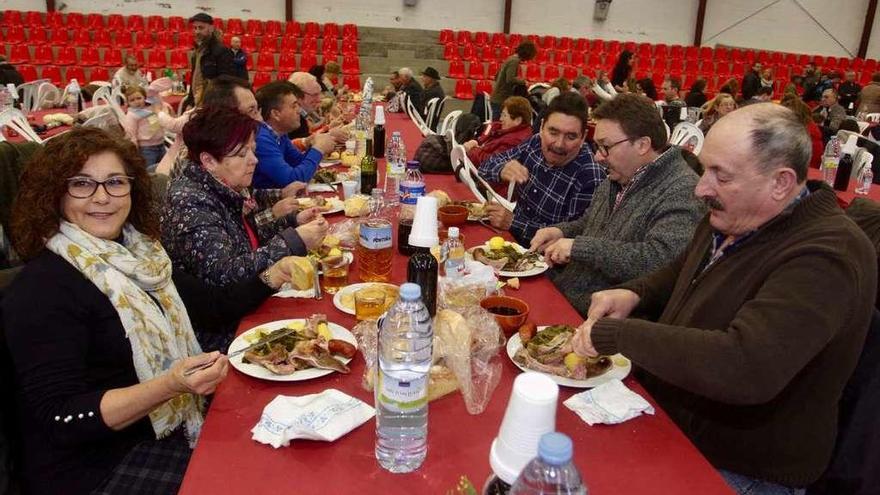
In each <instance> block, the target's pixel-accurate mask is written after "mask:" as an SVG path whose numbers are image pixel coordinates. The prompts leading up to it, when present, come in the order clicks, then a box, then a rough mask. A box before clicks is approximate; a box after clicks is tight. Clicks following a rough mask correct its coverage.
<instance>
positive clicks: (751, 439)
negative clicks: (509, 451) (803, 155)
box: [592, 182, 877, 486]
mask: <svg viewBox="0 0 880 495" xmlns="http://www.w3.org/2000/svg"><path fill="white" fill-rule="evenodd" d="M809 187H810V190H811V191H812V193H811V194H810V195H809V196H807V197H806V198H804V199H803V200H802V201H801V202H800V203H799V204H798V205H797V206H796V207H795V208H794V209H793V210H791V211H790V212H789V213H784V214H782V215H780V216H779V217H777V218H775V219H773V220H772V221H770V222H769V223H768V224H766V225H765V226H764V227H762V228H761V229H760V230H759V231H758V232H757V233H756V234H754V235H753V236H752V237H751V238H750V239H748V240H747V241H745V242H744V243H743V244H741V245H740V247H739V248H738V249H737V250H736V251H734V252H732V253H730V254H729V255H725V256H724V257H723V258H721V259H720V260H719V261H717V262H716V263H715V264H714V265H712V266H711V267H710V268H709V269H708V270H706V271H705V272H703V273H702V274H700V270H701V268H702V266H703V264H704V263H705V260H706V258H707V256H708V252H709V250H710V247H711V243H712V229H711V227H710V226H709V223H708V219H707V218H706V219H704V220H703V222H702V223H701V224H700V225H699V226H698V227H697V231H696V232H695V234H694V238H693V240H692V241H691V243H690V245H689V246H688V248H687V250H686V251H685V252H684V253H683V254H682V255H681V256H679V257H678V258H677V259H676V260H675V261H674V262H673V263H672V264H671V265H669V266H667V267H665V268H663V269H661V270H659V271H657V272H654V273H652V274H651V275H648V276H646V277H642V278H640V279H636V280H633V281H631V282H628V283H626V284H624V285H623V286H622V287H623V288H627V289H630V290H633V291H635V292H636V293H637V294H639V295H640V296H641V301H640V303H639V307H638V308H637V311H639V312H641V313H644V314H645V315H647V316H648V317H649V318H651V319H652V320H653V319H656V318H657V317H658V316H659V319H657V322H656V323H654V322H650V321H645V320H638V319H626V320H612V319H608V318H605V319H602V320H600V321H599V322H597V323H596V325H595V326H594V327H593V332H592V340H593V344H594V346H595V347H596V349H597V350H598V351H599V352H600V353H602V354H613V353H615V352H622V353H623V354H624V355H626V356H628V357H629V358H631V359H632V360H633V362H635V363H636V364H637V365H638V367H639V379H640V380H641V381H642V383H643V384H644V385H645V388H647V389H648V390H649V391H650V392H651V394H652V395H653V396H654V398H655V399H656V400H657V401H658V402H659V403H660V405H661V406H662V407H663V408H664V409H665V410H666V411H667V412H668V413H669V415H670V416H671V417H672V418H673V419H674V420H675V422H676V423H677V424H678V425H679V427H681V429H682V430H683V431H684V432H685V434H687V435H688V437H690V439H691V440H692V441H693V442H694V443H695V444H696V445H697V447H698V448H699V449H700V450H701V451H702V452H703V454H704V455H706V457H707V458H708V459H709V461H710V462H712V464H713V465H715V466H716V467H718V468H724V469H728V470H730V471H734V472H737V473H740V474H743V475H746V476H751V477H755V478H760V479H764V480H768V481H772V482H776V483H781V484H784V485H789V486H805V485H807V484H809V483H810V482H812V481H814V480H815V479H816V478H818V477H819V475H820V474H821V473H822V471H823V469H824V468H825V466H826V464H827V463H828V460H829V459H830V456H831V450H832V447H833V445H834V439H835V435H836V432H837V402H838V399H839V398H840V393H841V390H842V389H843V386H844V384H845V383H846V381H847V379H848V378H849V376H850V374H851V373H852V371H853V369H854V367H855V365H856V361H857V359H858V357H859V353H860V352H861V348H862V345H863V343H864V339H865V333H866V331H867V328H868V324H869V321H870V317H871V312H872V309H873V302H874V292H875V290H876V282H877V261H876V254H875V252H874V247H873V246H872V245H871V243H870V241H868V239H867V238H866V237H865V235H864V234H863V233H862V231H861V230H860V229H859V228H858V227H857V226H856V225H855V224H854V223H853V222H852V221H851V220H849V219H848V218H847V217H846V216H845V215H844V213H843V211H842V210H841V209H840V208H839V207H838V206H837V203H836V199H835V196H834V192H833V191H832V190H831V189H830V188H828V186H827V185H825V184H821V183H818V182H810V183H809Z"/></svg>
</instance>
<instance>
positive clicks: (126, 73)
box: [111, 55, 149, 92]
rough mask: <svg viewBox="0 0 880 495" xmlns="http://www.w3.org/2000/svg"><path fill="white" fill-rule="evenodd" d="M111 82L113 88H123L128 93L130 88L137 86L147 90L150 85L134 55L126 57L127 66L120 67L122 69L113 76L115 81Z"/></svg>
mask: <svg viewBox="0 0 880 495" xmlns="http://www.w3.org/2000/svg"><path fill="white" fill-rule="evenodd" d="M111 82H112V84H113V86H121V87H122V91H123V92H125V91H127V90H128V88H132V87H137V86H140V87H142V88H146V87H147V86H148V85H149V83H148V82H147V78H146V77H144V74H143V73H142V72H141V67H140V64H139V63H138V59H137V58H136V57H135V56H134V55H126V56H125V66H124V67H120V69H119V70H117V71H116V73H115V74H113V80H112V81H111Z"/></svg>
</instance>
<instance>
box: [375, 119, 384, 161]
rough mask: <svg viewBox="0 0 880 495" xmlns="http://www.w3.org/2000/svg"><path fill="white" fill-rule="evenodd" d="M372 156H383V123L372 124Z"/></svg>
mask: <svg viewBox="0 0 880 495" xmlns="http://www.w3.org/2000/svg"><path fill="white" fill-rule="evenodd" d="M373 156H374V157H376V158H384V157H385V125H384V124H374V125H373Z"/></svg>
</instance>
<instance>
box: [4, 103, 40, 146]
mask: <svg viewBox="0 0 880 495" xmlns="http://www.w3.org/2000/svg"><path fill="white" fill-rule="evenodd" d="M3 127H10V128H12V129H13V130H15V132H17V133H19V134H20V135H21V136H22V137H24V138H25V139H27V140H28V141H31V142H34V143H42V142H43V139H42V138H40V136H38V135H37V133H36V132H35V131H34V129H33V128H32V127H31V125H30V123H28V121H27V117H25V116H24V114H23V113H21V110H19V109H17V108H9V109H7V110H4V111H3V113H0V128H3Z"/></svg>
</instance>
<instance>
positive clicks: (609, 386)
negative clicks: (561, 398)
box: [563, 380, 654, 426]
mask: <svg viewBox="0 0 880 495" xmlns="http://www.w3.org/2000/svg"><path fill="white" fill-rule="evenodd" d="M563 404H565V407H567V408H569V409H571V410H572V411H574V412H575V413H577V415H578V416H580V417H581V419H583V420H584V421H586V422H587V424H589V425H590V426H592V425H594V424H603V423H604V424H609V425H613V424H617V423H623V422H624V421H627V420H630V419H632V418H635V417H636V416H641V415H642V413H646V414H654V408H653V407H652V406H651V404H649V403H648V401H646V400H645V399H644V398H643V397H642V396H641V395H639V394H637V393H635V392H633V391H632V390H630V389H628V388H627V387H626V385H624V384H623V382H622V381H620V380H611V381H609V382H606V383H603V384H602V385H599V386H598V387H595V388H593V389H592V390H587V391H586V392H581V393H579V394H577V395H572V396H571V397H569V398H568V400H566V401H565V402H563Z"/></svg>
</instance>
